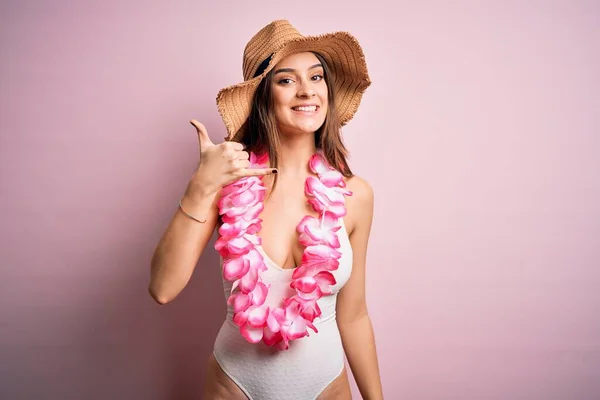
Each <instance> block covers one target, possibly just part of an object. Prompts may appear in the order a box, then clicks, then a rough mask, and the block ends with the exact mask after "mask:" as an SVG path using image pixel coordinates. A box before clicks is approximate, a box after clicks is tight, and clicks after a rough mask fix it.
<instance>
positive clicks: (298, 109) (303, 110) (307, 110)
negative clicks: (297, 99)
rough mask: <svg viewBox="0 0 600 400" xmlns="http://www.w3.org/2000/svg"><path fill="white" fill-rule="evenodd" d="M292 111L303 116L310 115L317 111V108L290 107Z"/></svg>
mask: <svg viewBox="0 0 600 400" xmlns="http://www.w3.org/2000/svg"><path fill="white" fill-rule="evenodd" d="M292 110H294V111H296V112H300V113H305V114H312V113H315V112H317V111H318V110H319V106H298V107H292Z"/></svg>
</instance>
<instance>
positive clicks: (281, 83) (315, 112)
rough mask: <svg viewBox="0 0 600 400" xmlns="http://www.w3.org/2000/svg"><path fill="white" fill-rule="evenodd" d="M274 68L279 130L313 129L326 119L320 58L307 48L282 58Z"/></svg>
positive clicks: (286, 131)
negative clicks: (303, 51)
mask: <svg viewBox="0 0 600 400" xmlns="http://www.w3.org/2000/svg"><path fill="white" fill-rule="evenodd" d="M273 70H274V74H273V77H272V79H273V82H272V83H273V84H272V86H271V87H272V95H273V107H274V111H275V118H276V120H277V126H278V128H279V130H280V132H281V133H282V134H298V133H300V134H302V133H307V132H310V133H312V132H315V131H316V130H317V129H319V128H320V127H321V125H323V122H325V117H326V116H327V103H328V102H327V83H326V82H325V78H324V74H323V67H322V66H321V62H320V61H319V59H318V58H317V57H316V56H315V55H314V54H313V53H310V52H305V53H296V54H292V55H289V56H287V57H286V58H284V59H283V60H281V61H280V62H279V63H278V64H277V65H276V66H275V68H273ZM299 107H300V108H299Z"/></svg>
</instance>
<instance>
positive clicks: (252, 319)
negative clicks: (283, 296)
mask: <svg viewBox="0 0 600 400" xmlns="http://www.w3.org/2000/svg"><path fill="white" fill-rule="evenodd" d="M268 315H269V307H267V306H266V305H263V306H261V307H256V306H250V308H249V309H248V324H250V325H252V326H253V327H255V328H258V327H263V326H265V325H267V322H266V321H267V316H268Z"/></svg>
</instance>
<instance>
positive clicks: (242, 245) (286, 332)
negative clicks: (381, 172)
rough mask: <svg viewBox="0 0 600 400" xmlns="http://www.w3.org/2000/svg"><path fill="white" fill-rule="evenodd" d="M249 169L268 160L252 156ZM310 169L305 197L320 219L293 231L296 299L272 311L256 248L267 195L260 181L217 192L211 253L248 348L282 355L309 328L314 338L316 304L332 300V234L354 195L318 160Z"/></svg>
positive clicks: (317, 156) (317, 157)
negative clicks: (217, 258) (299, 249)
mask: <svg viewBox="0 0 600 400" xmlns="http://www.w3.org/2000/svg"><path fill="white" fill-rule="evenodd" d="M250 164H251V165H250V168H263V167H266V166H268V154H266V153H265V154H263V155H261V156H257V155H255V154H254V153H251V154H250ZM309 168H310V170H311V171H312V172H313V173H314V174H317V177H315V176H309V177H308V178H307V179H306V183H305V186H304V192H305V194H306V196H307V197H308V203H309V204H310V205H312V207H313V209H314V210H315V211H316V212H318V213H319V217H318V218H315V217H313V216H310V215H307V216H305V217H304V218H303V219H302V220H301V221H300V222H299V223H298V225H297V227H296V230H297V231H298V233H299V237H298V240H299V242H300V244H302V245H303V246H305V249H304V253H303V255H302V263H301V265H300V266H299V267H298V268H296V269H294V272H293V275H292V281H291V283H290V287H291V288H293V289H295V294H294V295H292V296H290V297H288V298H285V299H284V300H283V301H282V303H281V305H280V306H279V307H276V308H269V306H267V305H266V304H265V300H266V298H267V294H268V290H269V286H268V285H267V284H265V283H264V282H263V281H262V279H261V277H260V272H262V271H265V270H266V269H267V266H266V264H265V262H264V257H263V255H262V254H261V253H260V252H259V251H258V250H257V248H256V247H257V246H259V245H260V244H261V239H260V238H259V237H258V236H257V233H258V232H259V231H260V229H261V222H262V220H261V219H260V218H259V215H260V213H261V212H262V210H263V208H264V202H263V201H264V198H265V192H266V188H265V186H264V185H263V182H262V177H254V176H252V177H244V178H241V179H239V180H237V181H235V182H233V183H231V184H229V185H227V186H225V187H223V189H222V190H221V198H220V200H219V203H218V207H219V214H220V215H222V220H223V224H222V225H221V227H220V228H219V234H220V236H219V238H218V239H217V241H216V243H215V249H216V250H217V251H218V252H219V253H220V254H221V256H222V257H223V278H224V279H226V280H227V281H229V282H233V285H232V289H231V295H230V297H229V298H228V299H227V303H228V304H229V305H232V306H233V311H234V315H233V321H234V323H235V324H236V325H238V326H239V328H240V333H241V335H242V336H243V337H244V338H245V339H246V340H247V341H248V342H250V343H258V342H260V341H261V339H262V341H263V342H264V343H265V344H266V345H267V346H275V347H277V348H278V349H279V350H286V349H288V348H289V342H290V341H291V340H296V339H300V338H303V337H304V336H309V333H308V328H311V329H312V330H314V331H315V332H318V331H317V328H316V327H315V326H314V324H313V322H314V320H315V318H318V317H320V316H321V309H320V308H319V305H318V304H317V300H319V299H320V298H321V297H323V295H328V294H331V293H332V289H331V285H335V283H336V280H335V278H334V276H333V274H332V273H331V272H332V271H335V270H337V269H338V265H339V262H338V259H339V258H340V257H341V253H340V252H339V251H338V250H336V249H337V248H339V247H340V242H339V240H338V236H337V233H336V232H337V231H338V230H339V229H340V228H341V226H340V224H339V219H340V218H342V217H343V216H344V215H346V207H345V200H346V199H345V196H346V195H352V192H350V191H349V190H347V189H345V187H346V183H345V181H344V179H343V175H342V174H341V173H340V172H339V171H337V170H335V169H333V168H332V167H330V166H329V165H328V163H327V162H326V160H325V159H324V158H323V156H322V155H321V154H319V153H317V154H314V155H313V156H312V157H311V158H310V161H309ZM236 289H237V290H236ZM234 291H235V293H234Z"/></svg>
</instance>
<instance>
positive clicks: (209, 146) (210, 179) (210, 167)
mask: <svg viewBox="0 0 600 400" xmlns="http://www.w3.org/2000/svg"><path fill="white" fill-rule="evenodd" d="M190 123H191V124H192V125H193V126H194V127H195V128H196V132H197V134H198V147H199V150H200V165H199V166H198V169H197V170H196V172H195V173H194V176H193V177H192V180H191V181H190V185H188V189H189V188H190V187H193V188H195V189H196V190H199V191H200V192H201V193H203V194H215V193H218V191H219V190H221V188H222V187H223V186H225V185H227V184H229V183H231V182H234V181H236V180H238V179H239V178H242V177H244V176H262V175H268V174H273V173H276V172H277V170H276V169H274V168H248V167H249V166H250V161H249V158H250V155H249V154H248V152H246V151H244V145H242V144H241V143H237V142H223V143H219V144H214V143H213V142H212V141H211V140H210V137H209V136H208V133H207V132H206V128H205V127H204V125H203V124H202V123H200V122H198V121H196V120H195V119H193V120H191V121H190Z"/></svg>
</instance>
